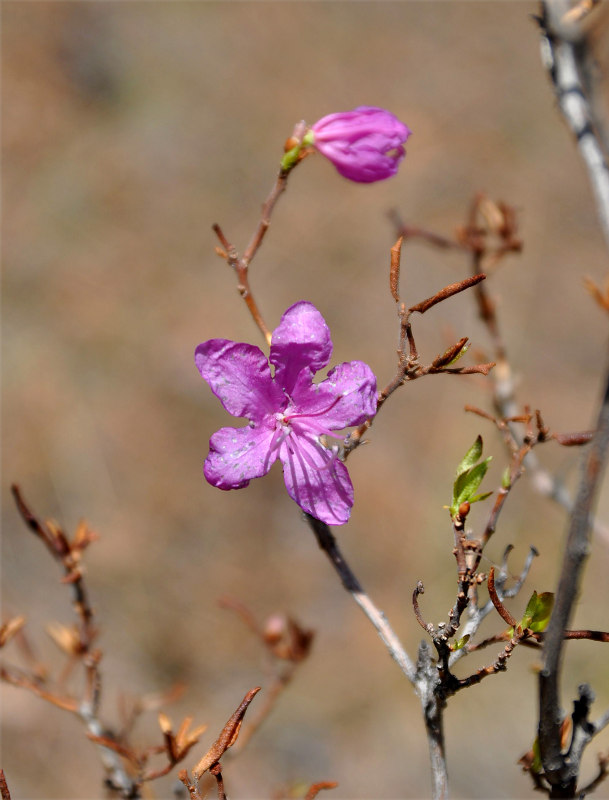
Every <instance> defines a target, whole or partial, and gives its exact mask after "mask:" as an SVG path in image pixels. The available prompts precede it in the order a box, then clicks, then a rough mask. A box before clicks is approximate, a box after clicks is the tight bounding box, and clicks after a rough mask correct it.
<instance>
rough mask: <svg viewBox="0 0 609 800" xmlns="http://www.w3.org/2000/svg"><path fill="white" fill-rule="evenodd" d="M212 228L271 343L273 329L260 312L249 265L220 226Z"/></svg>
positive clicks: (241, 293)
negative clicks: (252, 285)
mask: <svg viewBox="0 0 609 800" xmlns="http://www.w3.org/2000/svg"><path fill="white" fill-rule="evenodd" d="M212 229H213V231H214V233H215V234H216V236H217V237H218V239H220V241H221V242H222V244H223V245H225V246H226V248H227V249H226V253H224V254H223V255H224V258H225V259H226V261H227V263H228V265H229V266H231V267H232V268H233V269H234V270H235V273H236V275H237V281H238V283H237V289H238V291H239V294H240V295H241V297H242V298H243V300H244V301H245V305H246V306H247V308H248V311H249V312H250V314H251V316H252V319H253V320H254V322H255V323H256V325H257V326H258V328H259V330H260V332H261V333H262V335H263V336H264V338H265V339H266V342H267V344H269V345H270V343H271V331H270V329H269V327H268V326H267V324H266V322H265V321H264V318H263V316H262V314H261V313H260V309H259V308H258V304H257V303H256V301H255V300H254V296H253V294H252V290H251V288H250V284H249V277H248V267H247V266H246V265H245V264H244V262H243V259H242V258H239V255H238V253H237V251H236V250H235V248H234V247H233V245H231V244H229V243H228V241H227V239H226V237H225V236H224V234H223V232H222V230H221V229H220V226H219V225H217V224H215V225H212Z"/></svg>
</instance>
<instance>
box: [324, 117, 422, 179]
mask: <svg viewBox="0 0 609 800" xmlns="http://www.w3.org/2000/svg"><path fill="white" fill-rule="evenodd" d="M311 130H312V131H313V136H314V141H313V143H314V146H315V147H316V148H317V149H318V150H319V152H320V153H321V154H322V155H324V156H325V157H326V158H327V159H329V160H330V161H331V162H332V163H333V164H334V166H335V167H336V169H337V170H338V171H339V172H340V174H341V175H343V176H344V177H345V178H349V180H352V181H357V182H359V183H371V182H373V181H380V180H384V179H385V178H390V177H391V176H392V175H395V173H396V172H397V170H398V166H399V164H400V162H401V161H402V159H403V158H404V156H405V155H406V151H405V150H404V147H403V145H404V144H405V142H406V140H407V139H408V137H409V136H410V134H411V131H410V129H409V128H408V127H407V126H406V125H404V123H403V122H400V120H399V119H398V118H397V117H395V116H394V115H393V114H391V113H390V112H389V111H386V110H385V109H383V108H375V107H373V106H360V107H359V108H356V109H354V110H353V111H341V112H338V113H336V114H329V115H328V116H327V117H323V118H322V119H320V120H318V121H317V122H316V123H315V124H314V125H313V126H312V127H311Z"/></svg>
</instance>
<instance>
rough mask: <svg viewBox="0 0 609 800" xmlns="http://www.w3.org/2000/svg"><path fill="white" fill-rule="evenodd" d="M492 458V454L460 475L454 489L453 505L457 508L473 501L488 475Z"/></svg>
mask: <svg viewBox="0 0 609 800" xmlns="http://www.w3.org/2000/svg"><path fill="white" fill-rule="evenodd" d="M491 458H492V457H491V456H489V457H488V458H485V459H484V461H481V462H480V463H479V464H476V466H475V467H471V468H470V469H467V470H465V471H464V472H462V473H461V474H460V475H459V477H458V478H457V480H456V481H455V485H454V489H453V505H455V506H456V507H457V508H458V507H459V506H460V505H461V503H466V502H467V503H471V502H472V498H473V497H474V496H475V494H476V491H477V489H478V487H479V486H480V484H481V483H482V479H483V478H484V476H485V475H486V471H487V470H488V465H489V462H490V461H491Z"/></svg>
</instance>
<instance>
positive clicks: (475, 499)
mask: <svg viewBox="0 0 609 800" xmlns="http://www.w3.org/2000/svg"><path fill="white" fill-rule="evenodd" d="M491 495H492V492H482V494H475V495H474V496H473V497H470V498H469V501H468V502H469V503H470V505H471V504H472V503H479V502H480V501H481V500H486V498H487V497H490V496H491Z"/></svg>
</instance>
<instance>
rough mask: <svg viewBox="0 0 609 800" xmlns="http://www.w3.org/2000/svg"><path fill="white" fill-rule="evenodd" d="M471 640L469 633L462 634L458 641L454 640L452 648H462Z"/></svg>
mask: <svg viewBox="0 0 609 800" xmlns="http://www.w3.org/2000/svg"><path fill="white" fill-rule="evenodd" d="M468 642H469V633H466V634H465V636H462V637H461V638H460V639H457V641H456V642H453V644H452V645H451V648H450V649H451V650H453V651H455V650H461V649H462V648H463V647H465V645H466V644H467V643H468Z"/></svg>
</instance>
